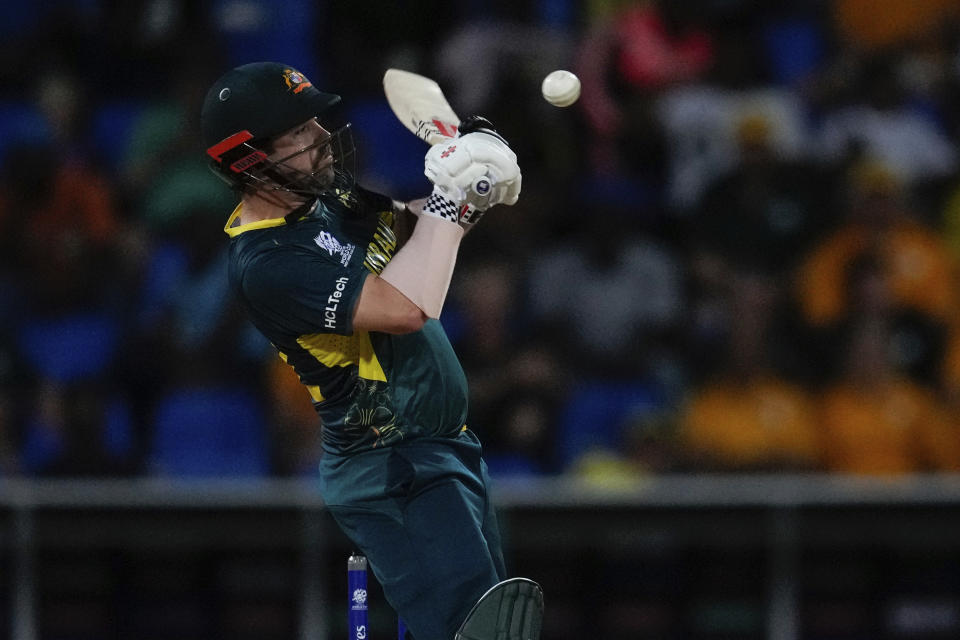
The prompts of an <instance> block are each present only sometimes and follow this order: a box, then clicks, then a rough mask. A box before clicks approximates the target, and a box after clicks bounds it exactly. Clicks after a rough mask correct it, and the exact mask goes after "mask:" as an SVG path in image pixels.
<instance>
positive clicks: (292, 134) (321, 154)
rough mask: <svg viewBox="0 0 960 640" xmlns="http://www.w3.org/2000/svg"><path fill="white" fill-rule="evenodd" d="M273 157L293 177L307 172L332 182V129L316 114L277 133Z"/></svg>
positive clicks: (317, 178)
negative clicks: (326, 126) (281, 132)
mask: <svg viewBox="0 0 960 640" xmlns="http://www.w3.org/2000/svg"><path fill="white" fill-rule="evenodd" d="M269 158H270V160H272V161H274V162H276V163H278V164H279V165H280V168H281V170H283V171H285V172H287V171H288V170H289V173H290V175H289V176H288V177H290V178H291V179H292V180H297V179H298V178H302V177H303V176H305V175H309V176H313V178H314V179H315V180H317V181H319V182H321V183H322V184H323V185H324V186H329V184H331V183H332V182H333V178H334V171H333V161H334V158H333V152H332V151H331V146H330V132H329V131H327V130H326V129H324V128H323V127H322V126H321V125H320V123H319V122H317V119H316V118H311V119H309V120H307V121H306V122H304V123H302V124H300V125H298V126H296V127H294V128H293V129H291V130H289V131H287V132H286V133H284V134H282V135H280V136H278V137H277V138H276V139H274V142H273V153H271V154H270V156H269Z"/></svg>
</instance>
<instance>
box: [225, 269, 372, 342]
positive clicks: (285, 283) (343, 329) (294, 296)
mask: <svg viewBox="0 0 960 640" xmlns="http://www.w3.org/2000/svg"><path fill="white" fill-rule="evenodd" d="M259 260H260V261H261V264H259V265H257V267H256V268H254V269H247V271H246V275H245V276H244V279H243V282H242V283H241V290H242V292H243V297H244V300H245V302H246V304H248V305H249V306H250V309H251V311H252V312H253V316H254V317H259V318H261V319H262V321H264V322H268V323H271V324H272V325H274V328H275V329H279V330H280V331H282V332H284V333H289V334H292V335H296V336H301V335H310V334H314V333H336V334H340V335H350V334H352V333H353V310H354V308H355V307H356V305H357V301H358V300H359V299H360V291H361V289H362V288H363V282H364V280H365V278H366V276H367V274H368V272H367V270H366V269H364V268H363V267H362V266H360V267H358V268H353V267H345V266H342V265H340V264H338V263H334V262H332V261H330V260H325V259H324V258H323V257H322V256H318V255H310V254H306V253H301V252H296V251H272V252H270V253H269V254H268V255H265V256H261V257H260V258H259Z"/></svg>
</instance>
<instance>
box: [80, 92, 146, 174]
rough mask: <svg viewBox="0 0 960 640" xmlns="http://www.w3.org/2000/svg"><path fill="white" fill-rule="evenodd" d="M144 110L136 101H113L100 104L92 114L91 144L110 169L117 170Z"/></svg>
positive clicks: (140, 103) (143, 106)
mask: <svg viewBox="0 0 960 640" xmlns="http://www.w3.org/2000/svg"><path fill="white" fill-rule="evenodd" d="M145 108H146V104H144V103H142V102H139V101H136V100H130V99H124V100H113V101H109V102H104V103H102V104H100V106H99V107H98V108H97V110H96V112H95V113H94V116H93V122H92V123H91V130H92V131H91V132H92V134H93V144H94V147H95V150H96V152H97V154H98V155H99V156H100V158H102V159H103V160H104V161H105V162H106V164H107V166H108V167H109V168H110V169H112V170H116V169H118V168H119V166H120V163H121V162H122V161H123V159H124V155H125V154H126V152H127V145H128V144H129V143H130V134H131V133H132V132H133V127H134V125H135V124H136V123H137V120H138V119H139V118H140V116H141V115H142V114H143V111H144V109H145Z"/></svg>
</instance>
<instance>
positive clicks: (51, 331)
mask: <svg viewBox="0 0 960 640" xmlns="http://www.w3.org/2000/svg"><path fill="white" fill-rule="evenodd" d="M18 342H19V348H20V351H21V354H22V355H23V358H24V361H25V362H27V363H28V365H29V366H30V367H31V368H32V369H33V372H34V373H35V374H37V375H38V376H41V377H44V378H49V379H50V380H53V381H55V382H59V383H70V382H76V381H79V380H85V379H87V380H88V379H93V378H97V377H100V376H103V375H105V374H106V373H107V371H108V369H109V367H110V366H111V365H112V364H113V360H114V356H115V355H116V353H117V349H118V346H119V342H120V326H119V323H118V322H117V320H116V318H113V317H112V316H111V315H109V314H107V313H102V312H81V313H73V314H69V315H65V316H59V317H55V318H51V319H46V320H36V321H30V322H29V323H27V324H25V326H24V327H23V329H21V331H20V334H19V340H18Z"/></svg>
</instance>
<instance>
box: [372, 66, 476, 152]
mask: <svg viewBox="0 0 960 640" xmlns="http://www.w3.org/2000/svg"><path fill="white" fill-rule="evenodd" d="M383 93H384V94H385V95H386V97H387V103H388V104H389V105H390V108H391V109H393V113H394V114H395V115H396V116H397V118H398V119H399V120H400V122H402V123H403V126H405V127H406V128H407V129H409V130H410V131H411V132H412V133H413V135H415V136H417V137H418V138H420V139H421V140H423V141H424V142H426V143H427V144H429V145H435V144H439V143H441V142H444V141H446V140H449V139H450V138H452V137H454V136H455V135H457V128H458V127H459V126H460V118H459V116H457V114H456V113H454V111H453V109H452V108H451V107H450V104H449V103H448V102H447V98H446V96H444V95H443V90H442V89H441V88H440V85H438V84H437V83H436V82H434V81H433V80H431V79H430V78H427V77H425V76H421V75H419V74H417V73H412V72H410V71H402V70H401V69H387V71H386V73H384V74H383Z"/></svg>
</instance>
